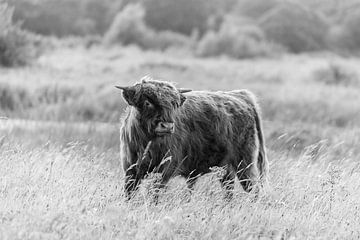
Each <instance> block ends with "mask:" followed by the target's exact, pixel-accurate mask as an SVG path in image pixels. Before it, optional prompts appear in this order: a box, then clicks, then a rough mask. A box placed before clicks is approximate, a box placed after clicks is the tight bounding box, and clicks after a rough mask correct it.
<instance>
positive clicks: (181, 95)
mask: <svg viewBox="0 0 360 240" xmlns="http://www.w3.org/2000/svg"><path fill="white" fill-rule="evenodd" d="M185 100H186V97H185V96H184V95H183V94H180V106H182V105H183V104H184V102H185Z"/></svg>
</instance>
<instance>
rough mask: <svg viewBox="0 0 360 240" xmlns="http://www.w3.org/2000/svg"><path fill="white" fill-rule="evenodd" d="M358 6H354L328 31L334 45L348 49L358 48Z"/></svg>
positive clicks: (356, 49)
mask: <svg viewBox="0 0 360 240" xmlns="http://www.w3.org/2000/svg"><path fill="white" fill-rule="evenodd" d="M359 24H360V7H357V8H354V9H353V10H352V11H351V12H350V13H349V14H348V15H347V16H346V17H345V18H344V19H343V21H342V22H341V23H340V24H339V26H336V27H333V28H332V29H331V31H330V37H329V38H330V40H331V42H332V43H333V44H334V45H335V47H338V48H341V49H347V50H350V51H354V50H355V51H359V48H360V28H359Z"/></svg>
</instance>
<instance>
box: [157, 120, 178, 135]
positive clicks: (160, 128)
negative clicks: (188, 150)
mask: <svg viewBox="0 0 360 240" xmlns="http://www.w3.org/2000/svg"><path fill="white" fill-rule="evenodd" d="M174 131H175V124H174V123H172V122H159V123H158V124H157V125H156V127H155V133H156V135H157V136H164V135H168V134H172V133H174Z"/></svg>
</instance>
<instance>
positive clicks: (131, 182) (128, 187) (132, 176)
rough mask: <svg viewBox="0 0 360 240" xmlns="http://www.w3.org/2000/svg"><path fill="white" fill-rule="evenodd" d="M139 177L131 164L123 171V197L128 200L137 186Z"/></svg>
mask: <svg viewBox="0 0 360 240" xmlns="http://www.w3.org/2000/svg"><path fill="white" fill-rule="evenodd" d="M140 182H141V178H140V176H139V174H138V173H137V170H136V167H135V166H132V167H130V168H128V169H127V170H126V172H125V197H126V199H127V200H130V199H131V198H132V197H133V195H134V194H135V192H136V190H137V189H138V188H139V184H140Z"/></svg>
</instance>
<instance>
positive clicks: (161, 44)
mask: <svg viewBox="0 0 360 240" xmlns="http://www.w3.org/2000/svg"><path fill="white" fill-rule="evenodd" d="M144 17H145V10H144V8H143V7H142V5H140V4H129V5H127V6H126V7H125V8H124V9H123V10H122V11H121V12H119V13H118V14H117V15H116V17H115V20H114V22H113V24H112V25H111V26H110V28H109V30H108V32H107V33H106V34H105V36H104V44H105V45H112V44H117V43H120V44H122V45H129V44H136V45H138V46H140V47H141V48H143V49H157V50H164V49H167V48H169V47H170V46H177V47H188V46H190V44H191V40H190V38H189V37H187V36H185V35H182V34H179V33H175V32H171V31H162V32H156V31H155V30H153V29H151V28H149V27H148V26H147V25H146V24H145V22H144Z"/></svg>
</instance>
